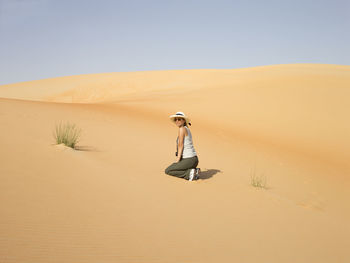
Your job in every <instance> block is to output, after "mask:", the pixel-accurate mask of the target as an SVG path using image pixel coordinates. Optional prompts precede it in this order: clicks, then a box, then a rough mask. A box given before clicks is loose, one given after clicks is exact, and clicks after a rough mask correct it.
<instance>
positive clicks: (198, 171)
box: [194, 168, 201, 180]
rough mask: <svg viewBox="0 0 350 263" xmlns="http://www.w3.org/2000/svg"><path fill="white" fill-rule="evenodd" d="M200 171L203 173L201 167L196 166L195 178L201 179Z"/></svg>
mask: <svg viewBox="0 0 350 263" xmlns="http://www.w3.org/2000/svg"><path fill="white" fill-rule="evenodd" d="M200 173H201V168H196V172H195V173H194V180H198V179H199V175H200Z"/></svg>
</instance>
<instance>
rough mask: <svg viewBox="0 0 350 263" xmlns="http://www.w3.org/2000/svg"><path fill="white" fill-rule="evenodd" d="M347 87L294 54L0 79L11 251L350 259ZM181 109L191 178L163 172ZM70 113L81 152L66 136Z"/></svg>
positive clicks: (62, 258)
mask: <svg viewBox="0 0 350 263" xmlns="http://www.w3.org/2000/svg"><path fill="white" fill-rule="evenodd" d="M349 84H350V66H339V65H323V64H287V65H272V66H263V67H254V68H245V69H232V70H215V69H207V70H174V71H144V72H123V73H105V74H91V75H80V76H70V77H61V78H54V79H44V80H37V81H28V82H21V83H14V84H9V85H2V86H0V124H1V127H2V131H1V137H0V138H1V139H0V146H1V147H0V158H1V160H2V162H1V166H0V176H1V181H2V183H1V184H0V187H1V188H0V200H1V210H0V212H1V214H0V262H198V263H199V262H308V263H309V262H348V261H349V260H350V252H349V251H348V247H349V245H350V239H349V236H350V227H349V226H348V224H347V223H348V221H349V220H350V208H349V205H348V204H349V201H350V194H349V190H348V189H349V187H350V162H349V161H348V160H349V158H350V150H349V149H350V136H349V132H350V125H349V122H348V121H347V119H348V115H349V113H350V106H349V103H348V100H349V98H350V88H349ZM176 111H183V112H185V113H186V114H188V115H190V116H191V118H192V126H191V127H190V128H191V131H192V134H193V137H194V138H193V140H194V145H195V148H196V151H197V153H198V156H199V165H198V166H199V167H201V169H202V170H203V174H202V179H200V180H198V181H195V182H188V181H185V180H181V179H178V178H174V177H171V176H168V175H166V174H165V173H164V169H165V168H166V167H167V166H168V165H169V164H170V163H171V162H173V161H175V156H174V152H175V147H176V143H175V140H176V136H177V128H176V126H174V125H173V124H171V123H170V121H169V120H168V116H169V115H170V114H173V113H174V112H176ZM60 120H67V121H71V122H74V123H76V124H77V125H78V126H79V127H81V128H82V129H83V134H82V138H81V141H80V142H79V148H78V149H79V150H76V151H74V150H71V149H67V148H66V147H63V146H55V145H54V141H53V139H52V131H53V128H54V125H55V123H56V122H58V121H60ZM254 171H255V173H256V174H257V175H261V174H264V175H265V176H266V178H267V184H268V189H265V190H264V189H256V188H254V187H252V186H251V185H250V175H251V173H252V172H254Z"/></svg>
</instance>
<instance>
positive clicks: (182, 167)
mask: <svg viewBox="0 0 350 263" xmlns="http://www.w3.org/2000/svg"><path fill="white" fill-rule="evenodd" d="M197 165H198V156H193V157H190V158H182V159H181V160H180V162H178V163H172V164H171V165H169V166H168V167H167V168H166V169H165V173H166V174H168V175H172V176H176V177H179V178H184V179H186V180H188V179H189V176H190V171H191V169H192V168H196V167H197Z"/></svg>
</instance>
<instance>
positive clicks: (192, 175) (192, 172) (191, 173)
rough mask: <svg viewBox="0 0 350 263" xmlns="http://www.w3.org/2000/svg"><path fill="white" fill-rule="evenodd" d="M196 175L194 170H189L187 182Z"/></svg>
mask: <svg viewBox="0 0 350 263" xmlns="http://www.w3.org/2000/svg"><path fill="white" fill-rule="evenodd" d="M195 173H196V169H191V171H190V176H189V178H188V181H192V180H193V178H194V176H195Z"/></svg>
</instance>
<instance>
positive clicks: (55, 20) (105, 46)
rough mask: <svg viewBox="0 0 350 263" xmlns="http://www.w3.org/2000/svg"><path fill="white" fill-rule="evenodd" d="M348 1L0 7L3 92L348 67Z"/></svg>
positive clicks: (102, 0) (53, 1)
mask: <svg viewBox="0 0 350 263" xmlns="http://www.w3.org/2000/svg"><path fill="white" fill-rule="evenodd" d="M349 31H350V1H349V0H326V1H325V0H285V1H284V0H278V1H277V0H276V1H271V0H264V1H262V0H259V1H258V0H254V1H249V0H242V1H234V0H231V1H223V0H212V1H207V0H196V1H194V0H185V1H182V0H181V1H176V0H173V1H167V0H157V1H155V0H144V1H140V0H139V1H136V0H125V1H117V0H114V1H112V0H95V1H89V0H0V84H6V83H13V82H19V81H27V80H36V79H43V78H51V77H60V76H69V75H77V74H89V73H103V72H125V71H140V70H142V71H144V70H172V69H175V70H176V69H202V68H216V69H231V68H246V67H254V66H262V65H273V64H289V63H325V64H340V65H350V34H349Z"/></svg>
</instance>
